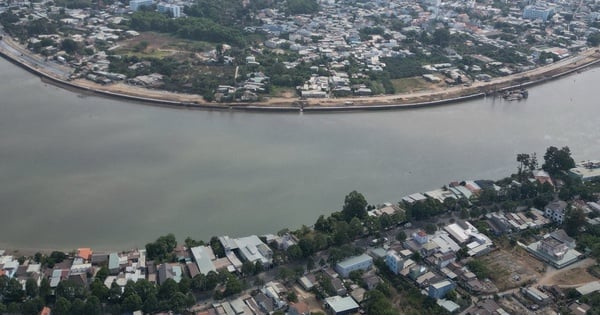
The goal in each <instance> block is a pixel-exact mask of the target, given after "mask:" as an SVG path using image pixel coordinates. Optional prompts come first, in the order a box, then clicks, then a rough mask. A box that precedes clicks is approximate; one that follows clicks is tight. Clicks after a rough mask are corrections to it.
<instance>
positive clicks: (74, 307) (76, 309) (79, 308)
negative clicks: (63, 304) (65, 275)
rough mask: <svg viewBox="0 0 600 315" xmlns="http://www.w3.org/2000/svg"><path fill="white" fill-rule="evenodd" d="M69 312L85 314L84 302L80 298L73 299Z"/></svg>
mask: <svg viewBox="0 0 600 315" xmlns="http://www.w3.org/2000/svg"><path fill="white" fill-rule="evenodd" d="M71 314H85V302H84V301H83V300H82V299H79V298H77V299H75V300H73V302H72V303H71Z"/></svg>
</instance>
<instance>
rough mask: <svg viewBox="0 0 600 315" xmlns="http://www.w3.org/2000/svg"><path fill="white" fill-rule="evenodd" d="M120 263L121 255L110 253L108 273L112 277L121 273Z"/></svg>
mask: <svg viewBox="0 0 600 315" xmlns="http://www.w3.org/2000/svg"><path fill="white" fill-rule="evenodd" d="M119 261H120V258H119V254H117V253H110V254H109V255H108V272H109V273H110V274H111V275H116V274H118V273H119V270H120V264H119Z"/></svg>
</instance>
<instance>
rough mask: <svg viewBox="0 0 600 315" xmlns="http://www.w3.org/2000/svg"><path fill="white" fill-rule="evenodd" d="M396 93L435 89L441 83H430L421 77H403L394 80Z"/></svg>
mask: <svg viewBox="0 0 600 315" xmlns="http://www.w3.org/2000/svg"><path fill="white" fill-rule="evenodd" d="M392 85H393V86H394V89H395V90H396V93H412V92H417V91H424V90H429V89H435V88H436V87H437V86H438V85H439V84H434V83H429V82H427V81H425V79H423V78H421V77H412V78H403V79H395V80H392Z"/></svg>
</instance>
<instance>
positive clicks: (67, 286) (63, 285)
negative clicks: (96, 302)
mask: <svg viewBox="0 0 600 315" xmlns="http://www.w3.org/2000/svg"><path fill="white" fill-rule="evenodd" d="M55 293H56V296H57V297H59V296H62V297H64V298H65V299H67V300H68V301H73V300H75V299H76V298H80V299H85V298H86V294H87V291H86V289H85V287H84V286H83V285H81V284H79V283H76V282H73V281H70V280H65V281H61V282H59V283H58V286H57V287H56V292H55Z"/></svg>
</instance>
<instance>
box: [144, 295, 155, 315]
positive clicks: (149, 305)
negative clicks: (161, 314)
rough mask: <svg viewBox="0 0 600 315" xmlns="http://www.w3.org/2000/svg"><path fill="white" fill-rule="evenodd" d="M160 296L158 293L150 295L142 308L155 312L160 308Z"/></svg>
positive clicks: (147, 311)
mask: <svg viewBox="0 0 600 315" xmlns="http://www.w3.org/2000/svg"><path fill="white" fill-rule="evenodd" d="M158 306H159V303H158V298H157V297H156V295H149V296H148V298H147V299H146V300H144V305H143V306H142V310H143V311H144V313H154V312H155V311H156V310H158Z"/></svg>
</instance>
